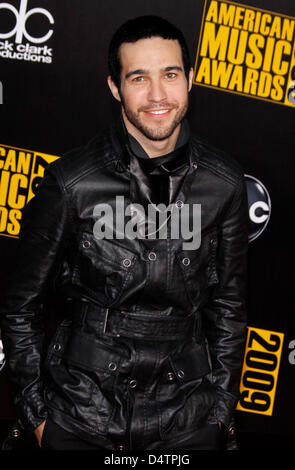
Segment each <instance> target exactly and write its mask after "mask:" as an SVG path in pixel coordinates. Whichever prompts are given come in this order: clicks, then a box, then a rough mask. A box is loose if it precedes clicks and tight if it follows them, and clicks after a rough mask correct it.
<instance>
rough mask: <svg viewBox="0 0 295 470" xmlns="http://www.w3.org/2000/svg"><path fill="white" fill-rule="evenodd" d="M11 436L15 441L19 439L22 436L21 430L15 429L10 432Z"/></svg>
mask: <svg viewBox="0 0 295 470" xmlns="http://www.w3.org/2000/svg"><path fill="white" fill-rule="evenodd" d="M10 435H11V436H12V437H14V438H15V439H16V438H18V437H19V436H20V435H21V432H20V429H18V428H13V429H12V430H11V432H10Z"/></svg>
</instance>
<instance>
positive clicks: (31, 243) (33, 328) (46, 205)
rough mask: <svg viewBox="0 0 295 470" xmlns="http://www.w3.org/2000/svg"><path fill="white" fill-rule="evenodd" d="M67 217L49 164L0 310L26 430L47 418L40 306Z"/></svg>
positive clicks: (28, 212) (19, 411) (25, 218)
mask: <svg viewBox="0 0 295 470" xmlns="http://www.w3.org/2000/svg"><path fill="white" fill-rule="evenodd" d="M67 214H68V201H67V194H66V192H65V190H64V189H63V187H62V185H60V184H59V182H58V180H57V178H56V176H55V173H54V172H53V170H52V169H50V166H48V167H47V168H46V170H45V174H44V178H43V179H42V180H41V183H40V184H39V186H38V188H37V191H36V195H35V196H34V197H33V198H32V199H31V200H30V201H29V203H28V204H27V206H25V209H24V212H23V218H22V224H21V231H20V237H19V240H18V244H17V247H16V249H17V251H16V258H15V264H14V266H13V269H12V272H11V275H10V279H9V282H8V288H7V290H6V292H5V294H4V297H3V300H2V302H1V308H0V320H1V331H2V340H3V347H4V353H5V357H6V363H7V365H8V372H9V378H10V381H11V384H12V387H13V394H14V403H15V406H16V412H17V415H18V418H19V420H20V423H21V424H22V426H23V427H24V428H25V429H26V430H28V431H29V432H30V431H33V430H34V429H35V428H36V427H37V426H38V425H39V424H41V422H42V421H43V420H44V419H45V418H46V416H47V410H46V407H45V405H44V401H43V394H42V367H41V365H42V358H43V343H44V335H45V334H44V322H43V320H44V319H43V318H42V306H43V300H44V294H45V293H46V288H47V286H48V281H49V279H50V276H51V274H52V272H53V271H54V268H55V266H56V265H57V263H58V259H59V257H60V256H62V253H63V249H64V245H65V232H66V228H67Z"/></svg>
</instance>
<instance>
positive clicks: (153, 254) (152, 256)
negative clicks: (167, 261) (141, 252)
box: [148, 251, 157, 261]
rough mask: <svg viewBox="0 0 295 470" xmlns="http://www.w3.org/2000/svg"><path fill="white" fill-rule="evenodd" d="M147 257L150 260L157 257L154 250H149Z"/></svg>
mask: <svg viewBox="0 0 295 470" xmlns="http://www.w3.org/2000/svg"><path fill="white" fill-rule="evenodd" d="M148 258H149V260H150V261H155V259H157V255H156V253H155V252H154V251H151V252H150V253H149V254H148Z"/></svg>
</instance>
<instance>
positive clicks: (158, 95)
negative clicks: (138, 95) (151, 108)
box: [148, 79, 167, 102]
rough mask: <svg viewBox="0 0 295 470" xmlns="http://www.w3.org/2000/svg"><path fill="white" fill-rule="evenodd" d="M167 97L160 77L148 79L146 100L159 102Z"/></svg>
mask: <svg viewBox="0 0 295 470" xmlns="http://www.w3.org/2000/svg"><path fill="white" fill-rule="evenodd" d="M166 99H167V94H166V90H165V86H164V84H163V82H162V81H161V80H160V79H154V80H151V81H150V86H149V92H148V100H149V101H153V102H161V101H164V100H166Z"/></svg>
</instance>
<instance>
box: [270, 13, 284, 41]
mask: <svg viewBox="0 0 295 470" xmlns="http://www.w3.org/2000/svg"><path fill="white" fill-rule="evenodd" d="M269 35H270V37H272V36H276V38H278V39H280V38H281V18H280V17H279V16H275V17H274V20H273V23H272V25H271V28H270V31H269Z"/></svg>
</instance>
